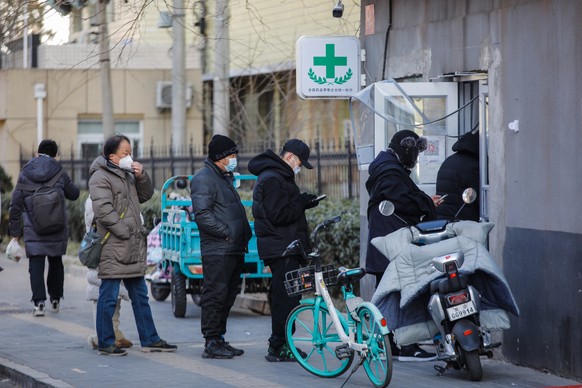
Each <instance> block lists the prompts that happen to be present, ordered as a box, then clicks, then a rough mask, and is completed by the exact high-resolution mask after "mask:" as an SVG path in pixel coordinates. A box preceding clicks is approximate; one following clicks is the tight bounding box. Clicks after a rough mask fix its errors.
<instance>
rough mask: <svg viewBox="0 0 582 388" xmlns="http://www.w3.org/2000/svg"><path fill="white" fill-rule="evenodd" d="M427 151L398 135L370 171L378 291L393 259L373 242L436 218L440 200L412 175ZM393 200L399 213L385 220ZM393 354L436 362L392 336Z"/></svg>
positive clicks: (369, 259)
mask: <svg viewBox="0 0 582 388" xmlns="http://www.w3.org/2000/svg"><path fill="white" fill-rule="evenodd" d="M425 149H426V139H425V138H421V137H419V136H418V135H417V134H416V133H414V132H413V131H410V130H402V131H398V132H396V133H395V134H394V136H393V137H392V139H391V141H390V144H389V146H388V149H387V150H386V151H382V152H380V153H379V154H378V156H377V157H376V159H374V161H373V162H372V163H371V164H370V167H369V168H368V172H369V177H368V180H367V181H366V189H367V190H368V194H369V195H370V199H369V201H368V248H367V251H366V272H368V273H369V274H372V275H374V276H375V277H376V287H377V286H378V284H379V283H380V280H381V279H382V275H384V271H385V270H386V268H387V267H388V263H389V258H387V257H386V256H384V255H383V254H382V253H380V251H378V250H377V249H376V248H375V247H374V246H373V245H372V244H371V241H372V239H373V238H374V237H378V236H386V235H387V234H390V233H392V232H394V231H396V230H398V229H400V228H402V227H405V226H407V225H415V224H417V223H418V222H420V221H429V220H434V219H435V218H436V209H435V204H436V203H438V201H439V199H440V197H439V196H436V195H435V196H433V197H429V196H428V195H427V194H425V193H424V192H423V191H422V190H420V188H418V186H417V185H416V184H415V183H414V181H413V180H412V179H411V178H410V171H411V170H412V169H413V168H414V166H415V165H416V163H417V160H418V155H419V153H420V152H422V151H424V150H425ZM384 200H389V201H391V202H392V203H393V204H394V207H395V213H394V214H393V215H391V216H384V215H382V214H381V213H380V210H379V208H378V205H379V204H380V203H381V202H382V201H384ZM390 342H391V345H392V354H393V356H395V357H398V359H399V360H400V361H430V360H434V359H435V358H436V355H435V354H434V353H428V352H426V351H424V350H423V349H422V348H420V347H419V346H418V345H416V344H413V345H408V346H403V347H402V348H401V349H398V348H397V347H396V344H395V343H394V341H393V339H392V336H390Z"/></svg>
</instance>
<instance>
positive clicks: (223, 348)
mask: <svg viewBox="0 0 582 388" xmlns="http://www.w3.org/2000/svg"><path fill="white" fill-rule="evenodd" d="M237 154H238V148H237V146H236V144H235V143H234V141H232V140H231V139H230V138H228V137H226V136H222V135H214V137H213V138H212V140H211V141H210V144H208V158H207V159H206V160H205V161H204V167H202V169H200V170H199V171H198V172H197V173H196V175H194V177H193V178H192V182H191V183H190V189H191V195H192V209H193V211H194V221H195V222H196V224H197V225H198V230H199V231H200V250H201V253H202V266H203V267H204V278H203V288H202V295H201V300H200V306H201V310H202V314H201V318H200V326H201V330H202V335H203V336H204V339H205V341H206V343H205V346H204V351H203V353H202V357H203V358H220V359H225V358H232V357H234V356H240V355H242V354H243V353H244V351H243V350H242V349H237V348H234V347H233V346H231V345H230V344H229V343H228V342H226V341H225V340H224V335H225V333H226V321H227V319H228V314H229V312H230V309H231V308H232V305H233V304H234V300H235V298H236V294H237V292H238V286H239V282H240V274H241V270H242V267H243V264H244V256H245V252H247V251H248V242H249V240H250V239H251V234H252V232H251V227H250V225H249V222H248V220H247V216H246V212H245V209H244V207H243V205H242V204H241V200H240V197H239V195H238V192H237V191H236V189H235V188H234V185H233V181H234V176H233V174H232V172H233V171H234V169H235V168H236V165H237V159H236V155H237Z"/></svg>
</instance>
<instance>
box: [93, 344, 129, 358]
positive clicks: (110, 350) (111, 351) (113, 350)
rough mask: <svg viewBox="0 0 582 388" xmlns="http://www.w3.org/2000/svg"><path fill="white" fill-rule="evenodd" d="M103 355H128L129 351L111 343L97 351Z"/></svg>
mask: <svg viewBox="0 0 582 388" xmlns="http://www.w3.org/2000/svg"><path fill="white" fill-rule="evenodd" d="M97 354H99V355H101V356H127V351H125V350H123V349H119V348H118V347H117V346H114V345H111V346H108V347H106V348H101V349H99V351H98V352H97Z"/></svg>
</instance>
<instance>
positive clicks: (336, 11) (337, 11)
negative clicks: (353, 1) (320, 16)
mask: <svg viewBox="0 0 582 388" xmlns="http://www.w3.org/2000/svg"><path fill="white" fill-rule="evenodd" d="M331 14H332V15H333V17H334V18H341V17H342V16H343V15H344V5H343V4H342V2H341V0H340V1H338V3H337V4H336V5H335V6H334V7H333V10H332V11H331Z"/></svg>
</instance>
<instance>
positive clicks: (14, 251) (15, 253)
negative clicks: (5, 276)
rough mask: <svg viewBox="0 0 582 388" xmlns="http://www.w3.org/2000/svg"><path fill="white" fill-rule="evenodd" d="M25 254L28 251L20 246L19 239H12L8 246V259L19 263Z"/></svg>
mask: <svg viewBox="0 0 582 388" xmlns="http://www.w3.org/2000/svg"><path fill="white" fill-rule="evenodd" d="M25 256H26V253H25V252H24V248H22V247H21V246H20V244H19V243H18V240H17V239H16V238H13V239H12V240H10V242H9V243H8V246H7V247H6V257H7V258H8V260H12V261H15V262H17V263H18V262H19V261H20V259H21V258H23V257H25Z"/></svg>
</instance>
